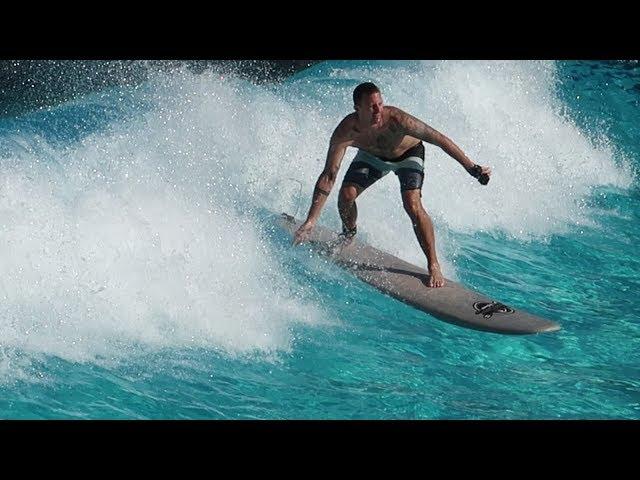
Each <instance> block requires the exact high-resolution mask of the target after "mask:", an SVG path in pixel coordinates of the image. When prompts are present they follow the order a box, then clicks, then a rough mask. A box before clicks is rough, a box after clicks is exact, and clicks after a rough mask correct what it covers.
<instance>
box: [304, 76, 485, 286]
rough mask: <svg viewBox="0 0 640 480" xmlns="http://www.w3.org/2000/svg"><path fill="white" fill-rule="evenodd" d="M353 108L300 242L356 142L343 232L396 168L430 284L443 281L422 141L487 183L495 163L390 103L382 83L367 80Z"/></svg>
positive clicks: (347, 235) (343, 192)
mask: <svg viewBox="0 0 640 480" xmlns="http://www.w3.org/2000/svg"><path fill="white" fill-rule="evenodd" d="M353 108H354V110H355V112H353V113H350V114H349V115H347V116H346V117H345V118H344V119H342V121H341V122H340V123H339V124H338V126H337V127H336V129H335V130H334V132H333V135H331V139H330V141H329V151H328V153H327V160H326V164H325V167H324V170H323V171H322V173H321V174H320V177H319V178H318V181H317V182H316V185H315V188H314V190H313V198H312V201H311V207H310V209H309V213H308V215H307V219H306V220H305V222H304V223H303V224H302V225H301V226H300V228H299V229H298V230H297V231H296V232H295V234H294V239H293V243H294V245H297V244H300V243H302V242H304V241H306V240H307V239H308V238H309V235H310V234H311V232H312V231H313V228H314V227H315V224H316V222H317V220H318V217H319V216H320V211H321V210H322V207H323V206H324V204H325V202H326V199H327V196H328V195H329V193H330V192H331V189H332V188H333V185H334V183H335V181H336V178H337V175H338V170H339V169H340V164H341V163H342V159H343V158H344V154H345V152H346V150H347V147H355V148H357V149H358V153H357V154H356V156H355V157H354V158H353V161H352V162H351V165H350V166H349V169H348V170H347V173H346V174H345V176H344V179H343V182H342V186H341V187H340V193H339V195H338V211H339V213H340V218H341V219H342V233H341V236H342V237H343V239H344V240H345V241H347V242H348V241H350V240H351V239H352V238H353V236H354V235H355V234H356V232H357V227H356V220H357V216H358V210H357V207H356V198H357V197H358V196H359V195H361V194H362V192H363V191H364V190H365V189H367V188H368V187H370V186H371V185H373V183H374V182H376V181H377V180H379V179H380V178H382V177H383V176H384V175H386V174H387V173H389V172H391V171H393V172H394V173H395V174H396V175H397V176H398V179H399V181H400V193H401V195H402V204H403V206H404V209H405V211H406V212H407V214H408V215H409V218H410V219H411V222H412V224H413V231H414V232H415V234H416V237H417V239H418V243H419V244H420V247H421V248H422V251H423V252H424V254H425V255H426V257H427V264H428V266H427V268H428V270H429V274H430V278H429V283H428V285H429V287H442V286H443V285H444V283H445V282H444V277H443V276H442V272H441V270H440V264H439V262H438V258H437V256H436V247H435V236H434V231H433V223H432V222H431V218H430V217H429V215H428V214H427V212H426V211H425V209H424V207H423V206H422V183H423V180H424V153H425V151H424V145H423V143H422V142H423V141H425V142H427V143H431V144H433V145H436V146H438V147H440V148H441V149H442V150H444V151H445V152H446V153H447V154H448V155H449V156H451V157H452V158H454V159H455V160H457V161H458V162H459V163H460V164H461V165H462V166H463V167H464V168H465V169H466V170H467V172H468V173H469V174H470V175H472V176H473V177H475V178H477V179H478V181H479V182H480V183H481V184H482V185H486V184H487V183H488V182H489V177H490V175H491V168H489V167H483V166H480V165H476V164H475V163H474V162H472V161H471V160H470V159H469V158H468V157H467V156H466V155H465V154H464V152H463V151H462V150H461V149H460V148H459V147H458V146H457V145H456V144H455V143H453V142H452V141H451V140H450V139H449V138H447V137H446V136H445V135H443V134H442V133H440V132H438V131H437V130H435V129H433V128H431V127H430V126H429V125H427V124H426V123H424V122H423V121H421V120H419V119H417V118H415V117H413V116H411V115H410V114H408V113H406V112H404V111H403V110H401V109H399V108H397V107H392V106H390V105H388V106H386V105H384V103H383V100H382V94H381V93H380V89H379V88H378V87H377V86H376V85H375V84H373V83H370V82H366V83H362V84H360V85H358V86H357V87H356V88H355V90H354V91H353Z"/></svg>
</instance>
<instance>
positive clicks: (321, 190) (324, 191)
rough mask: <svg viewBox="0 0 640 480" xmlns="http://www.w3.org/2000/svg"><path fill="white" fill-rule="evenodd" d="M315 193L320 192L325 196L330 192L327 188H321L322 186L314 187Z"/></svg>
mask: <svg viewBox="0 0 640 480" xmlns="http://www.w3.org/2000/svg"><path fill="white" fill-rule="evenodd" d="M313 193H318V194H320V195H324V196H325V197H328V196H329V192H327V191H326V190H323V189H321V188H320V187H316V188H314V189H313Z"/></svg>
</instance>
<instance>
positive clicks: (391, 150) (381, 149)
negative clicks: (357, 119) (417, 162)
mask: <svg viewBox="0 0 640 480" xmlns="http://www.w3.org/2000/svg"><path fill="white" fill-rule="evenodd" d="M414 143H415V139H413V138H412V137H409V136H407V135H405V134H404V133H403V132H402V131H401V130H400V128H399V127H398V125H396V124H395V123H394V122H390V123H389V125H387V126H385V127H383V128H381V129H375V130H374V129H370V130H367V131H358V130H357V129H356V130H354V132H353V146H354V147H357V148H361V149H363V150H366V151H368V152H370V153H372V154H374V155H377V156H381V157H388V158H392V157H396V156H398V155H401V154H402V153H404V151H405V150H407V148H409V147H410V146H412V145H413V144H414Z"/></svg>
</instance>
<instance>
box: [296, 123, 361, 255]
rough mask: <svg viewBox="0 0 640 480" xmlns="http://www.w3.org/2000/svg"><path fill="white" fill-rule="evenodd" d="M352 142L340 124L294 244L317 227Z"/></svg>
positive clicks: (332, 137) (303, 239) (333, 136)
mask: <svg viewBox="0 0 640 480" xmlns="http://www.w3.org/2000/svg"><path fill="white" fill-rule="evenodd" d="M350 144H351V142H350V141H349V140H347V139H345V138H344V136H343V135H341V128H340V126H338V128H337V129H336V131H335V132H334V133H333V135H332V136H331V141H330V143H329V151H328V152H327V160H326V163H325V166H324V170H322V173H321V174H320V176H319V177H318V180H317V181H316V186H315V188H314V189H313V198H312V200H311V207H310V208H309V213H308V215H307V219H306V220H305V222H304V223H303V224H302V225H301V226H300V228H299V229H298V230H297V231H296V233H295V235H294V238H293V244H294V245H297V244H299V243H302V242H304V241H305V240H307V239H308V238H309V235H310V234H311V231H312V230H313V227H315V225H316V222H317V221H318V217H320V212H321V211H322V207H323V206H324V204H325V203H326V201H327V197H328V196H329V194H330V193H331V189H332V188H333V185H334V184H335V182H336V178H337V176H338V170H340V164H341V163H342V159H343V158H344V154H345V152H346V151H347V147H348V146H349V145H350Z"/></svg>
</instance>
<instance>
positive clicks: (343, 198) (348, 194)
mask: <svg viewBox="0 0 640 480" xmlns="http://www.w3.org/2000/svg"><path fill="white" fill-rule="evenodd" d="M357 197H358V189H357V188H356V187H355V186H353V185H343V186H342V188H341V189H340V194H339V195H338V201H339V202H340V203H342V204H349V203H353V202H354V201H355V199H356V198H357Z"/></svg>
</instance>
